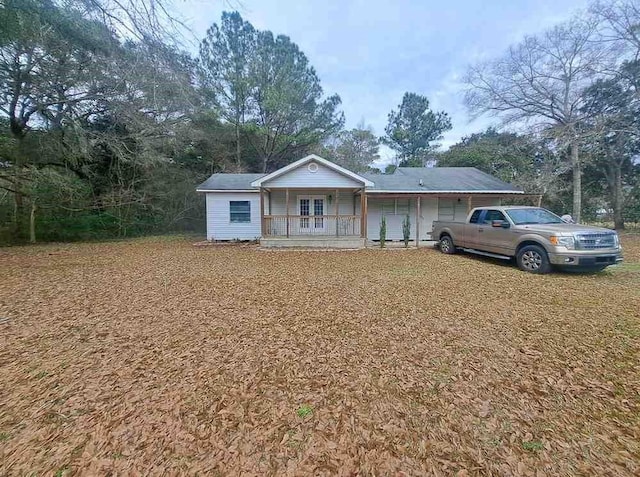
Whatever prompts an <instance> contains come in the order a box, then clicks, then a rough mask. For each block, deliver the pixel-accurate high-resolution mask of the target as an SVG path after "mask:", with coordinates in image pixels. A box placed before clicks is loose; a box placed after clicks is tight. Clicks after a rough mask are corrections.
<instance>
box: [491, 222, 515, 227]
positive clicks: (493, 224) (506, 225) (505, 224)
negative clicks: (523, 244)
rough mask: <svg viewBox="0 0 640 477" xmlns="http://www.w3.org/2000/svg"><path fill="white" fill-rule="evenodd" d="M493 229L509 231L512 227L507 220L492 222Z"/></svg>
mask: <svg viewBox="0 0 640 477" xmlns="http://www.w3.org/2000/svg"><path fill="white" fill-rule="evenodd" d="M491 227H496V228H503V229H508V228H509V227H511V226H510V225H509V222H507V221H506V220H492V221H491Z"/></svg>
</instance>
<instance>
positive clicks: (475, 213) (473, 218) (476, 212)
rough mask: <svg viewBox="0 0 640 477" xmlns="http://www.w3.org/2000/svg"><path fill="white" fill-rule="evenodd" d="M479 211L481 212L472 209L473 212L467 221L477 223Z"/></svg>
mask: <svg viewBox="0 0 640 477" xmlns="http://www.w3.org/2000/svg"><path fill="white" fill-rule="evenodd" d="M480 212H482V210H474V211H473V214H471V218H470V219H469V223H470V224H477V223H478V219H479V218H480Z"/></svg>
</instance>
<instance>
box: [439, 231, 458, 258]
mask: <svg viewBox="0 0 640 477" xmlns="http://www.w3.org/2000/svg"><path fill="white" fill-rule="evenodd" d="M440 251H441V252H442V253H446V254H447V255H451V254H452V253H456V246H455V245H454V244H453V240H451V237H449V236H448V235H445V236H444V237H442V238H441V239H440Z"/></svg>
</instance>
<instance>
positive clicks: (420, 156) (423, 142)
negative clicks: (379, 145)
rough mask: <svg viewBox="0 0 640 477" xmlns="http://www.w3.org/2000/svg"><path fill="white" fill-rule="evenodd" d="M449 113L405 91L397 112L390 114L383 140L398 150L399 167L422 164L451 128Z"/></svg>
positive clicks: (423, 97)
mask: <svg viewBox="0 0 640 477" xmlns="http://www.w3.org/2000/svg"><path fill="white" fill-rule="evenodd" d="M451 127H452V126H451V120H450V119H449V115H448V114H447V113H445V112H443V111H438V112H435V113H434V112H433V111H431V109H430V107H429V100H428V99H427V98H426V97H425V96H421V95H419V94H416V93H405V94H404V96H403V97H402V103H401V104H400V105H399V106H398V111H397V112H396V111H391V112H390V113H389V123H388V124H387V127H386V128H385V133H386V134H385V136H384V137H383V138H381V141H382V142H383V143H384V144H386V145H388V146H389V147H390V148H391V149H393V150H394V151H396V154H397V155H398V158H399V165H400V166H417V167H422V166H423V165H424V161H425V159H426V157H427V155H428V153H430V152H432V151H433V150H434V149H435V148H436V147H437V145H436V144H432V143H433V142H434V141H438V140H440V139H442V133H444V132H445V131H448V130H449V129H451Z"/></svg>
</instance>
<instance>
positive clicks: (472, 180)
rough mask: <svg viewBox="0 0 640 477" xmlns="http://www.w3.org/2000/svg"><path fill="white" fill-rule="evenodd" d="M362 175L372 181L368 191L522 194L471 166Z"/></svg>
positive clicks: (399, 170) (401, 170) (401, 169)
mask: <svg viewBox="0 0 640 477" xmlns="http://www.w3.org/2000/svg"><path fill="white" fill-rule="evenodd" d="M364 175H365V176H366V177H367V178H368V179H370V180H371V181H373V182H375V186H374V187H372V188H371V189H369V190H370V192H396V193H405V192H406V193H416V192H425V193H437V192H440V193H447V192H451V193H467V192H473V193H512V194H523V193H524V191H522V190H521V189H518V188H517V187H515V186H513V185H511V184H508V183H507V182H503V181H501V180H500V179H498V178H496V177H493V176H492V175H489V174H487V173H485V172H482V171H480V170H478V169H476V168H475V167H398V168H397V169H396V170H395V172H394V173H393V174H364ZM420 181H422V185H420Z"/></svg>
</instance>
